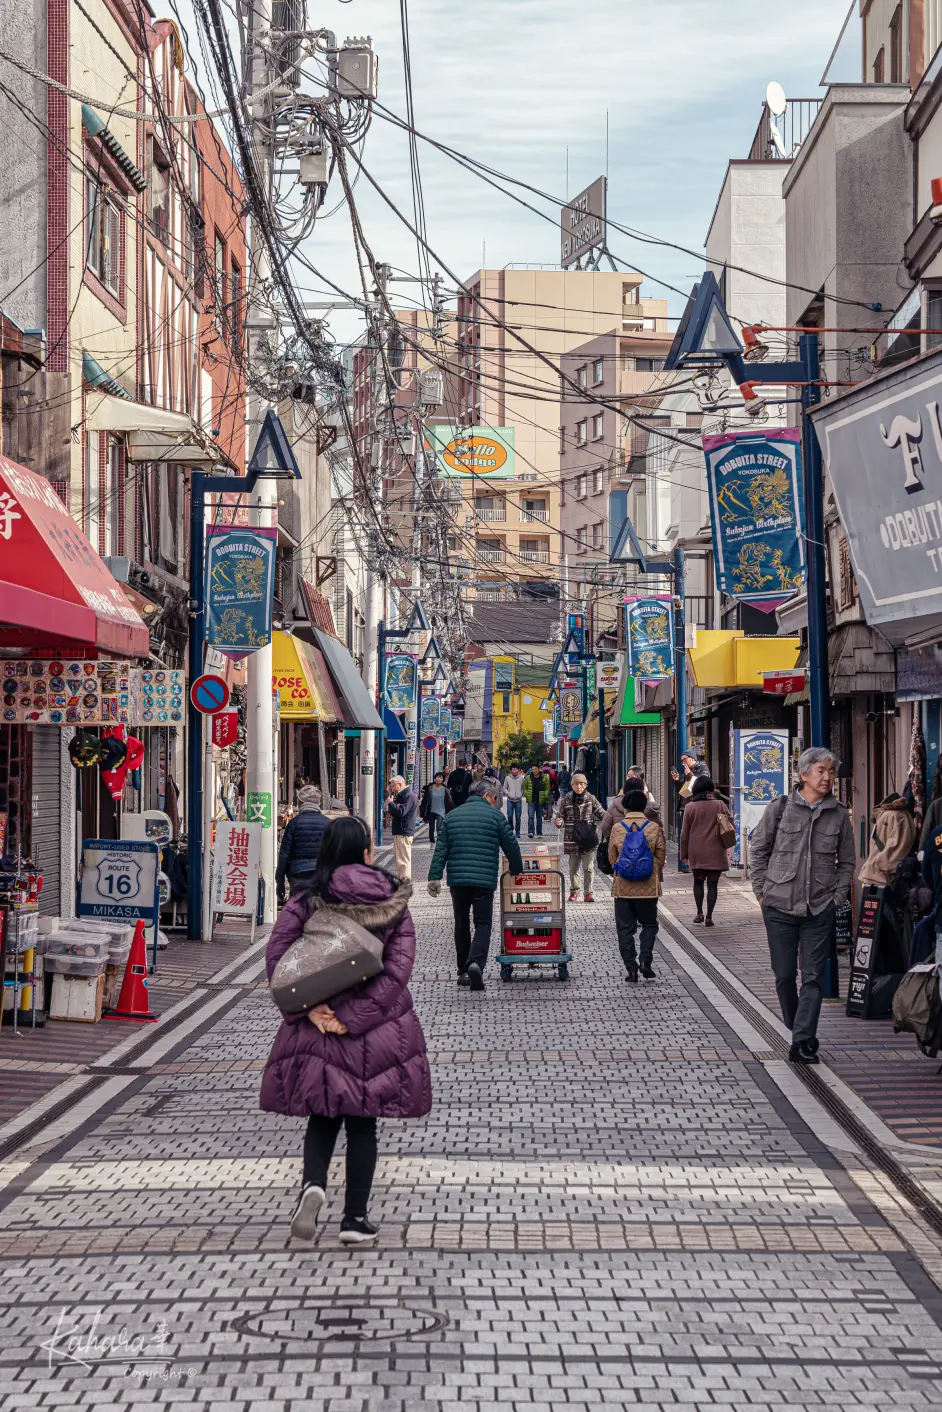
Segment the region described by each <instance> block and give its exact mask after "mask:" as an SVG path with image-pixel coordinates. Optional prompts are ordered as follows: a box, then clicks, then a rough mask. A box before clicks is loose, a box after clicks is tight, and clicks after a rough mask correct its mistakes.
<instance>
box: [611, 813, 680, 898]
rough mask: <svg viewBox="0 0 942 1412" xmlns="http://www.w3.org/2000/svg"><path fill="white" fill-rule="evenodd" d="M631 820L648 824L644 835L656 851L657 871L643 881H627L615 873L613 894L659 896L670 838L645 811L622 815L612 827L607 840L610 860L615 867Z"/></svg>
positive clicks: (638, 823) (619, 895) (650, 846)
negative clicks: (665, 835) (647, 817)
mask: <svg viewBox="0 0 942 1412" xmlns="http://www.w3.org/2000/svg"><path fill="white" fill-rule="evenodd" d="M632 824H637V825H638V827H639V828H641V827H642V825H644V824H647V829H646V830H645V835H644V836H645V838H646V839H647V841H648V847H649V848H650V850H651V852H652V853H653V855H654V871H653V872H652V874H651V876H650V877H649V878H645V879H644V881H643V882H628V881H627V880H626V879H625V878H620V877H619V876H618V874H617V873H616V874H615V876H614V877H613V878H612V896H613V897H660V895H661V875H662V874H663V872H664V863H665V861H666V859H667V839H666V838H665V837H664V830H663V829H662V828H661V826H660V824H656V823H654V821H653V820H652V819H646V818H645V816H644V815H643V814H626V815H625V817H624V819H620V820H619V822H618V823H617V824H616V825H615V827H614V828H613V829H612V833H611V837H610V838H609V840H608V861H609V862H610V863H611V864H612V866H613V867H614V865H615V864H616V863H617V862H618V855H619V853H621V846H622V844H623V843H624V841H625V834H626V833H627V831H628V829H629V828H630V827H631V825H632Z"/></svg>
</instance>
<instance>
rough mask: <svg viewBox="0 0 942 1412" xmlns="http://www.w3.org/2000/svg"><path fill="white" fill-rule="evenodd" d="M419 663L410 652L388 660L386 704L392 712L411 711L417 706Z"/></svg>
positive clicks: (395, 655) (393, 656) (401, 653)
mask: <svg viewBox="0 0 942 1412" xmlns="http://www.w3.org/2000/svg"><path fill="white" fill-rule="evenodd" d="M417 663H418V658H416V657H413V656H411V655H410V653H408V652H394V653H393V654H392V656H390V657H387V658H386V704H387V705H388V706H389V709H390V710H391V711H411V710H412V707H413V706H414V705H415V679H416V670H417Z"/></svg>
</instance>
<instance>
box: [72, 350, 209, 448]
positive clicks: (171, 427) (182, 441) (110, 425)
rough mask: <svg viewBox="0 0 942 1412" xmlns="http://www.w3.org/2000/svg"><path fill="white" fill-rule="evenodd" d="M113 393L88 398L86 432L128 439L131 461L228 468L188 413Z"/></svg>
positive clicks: (106, 391)
mask: <svg viewBox="0 0 942 1412" xmlns="http://www.w3.org/2000/svg"><path fill="white" fill-rule="evenodd" d="M86 356H87V355H86ZM96 366H97V364H96ZM86 382H88V378H87V377H86ZM102 386H103V387H104V385H102ZM109 393H110V389H108V390H103V391H102V394H101V396H98V395H97V394H96V395H94V396H92V395H90V396H89V397H88V401H87V407H86V416H85V429H86V431H110V432H113V433H114V434H115V435H116V436H126V437H127V443H128V460H130V461H180V462H183V463H184V464H185V465H187V466H196V467H198V468H203V469H208V470H212V469H216V470H221V469H222V468H223V467H224V465H225V464H226V458H225V456H224V455H223V453H222V450H221V448H220V447H218V446H217V445H216V443H215V442H214V441H213V439H212V437H210V436H209V435H208V434H207V433H206V432H204V431H203V429H202V427H200V426H198V425H197V423H196V422H195V421H194V420H193V418H192V417H191V416H189V415H188V414H187V413H186V412H168V411H167V410H166V409H165V408H164V407H150V406H148V405H147V403H146V402H133V401H132V400H131V399H130V398H128V396H127V395H126V394H125V395H124V396H112V395H109Z"/></svg>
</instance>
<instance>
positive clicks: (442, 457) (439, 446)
mask: <svg viewBox="0 0 942 1412" xmlns="http://www.w3.org/2000/svg"><path fill="white" fill-rule="evenodd" d="M425 436H426V445H427V446H428V448H429V450H430V451H431V452H432V454H433V455H434V457H435V460H436V465H437V469H438V473H439V475H441V476H444V477H446V478H450V479H451V480H455V479H473V480H474V482H475V484H476V485H478V484H479V483H480V478H481V477H484V478H486V479H487V480H507V479H511V478H512V477H513V476H514V475H516V469H515V466H514V428H513V427H456V426H427V427H426V428H425Z"/></svg>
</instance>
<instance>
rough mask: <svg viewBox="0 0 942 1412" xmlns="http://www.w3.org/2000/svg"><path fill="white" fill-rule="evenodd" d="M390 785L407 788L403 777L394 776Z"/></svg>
mask: <svg viewBox="0 0 942 1412" xmlns="http://www.w3.org/2000/svg"><path fill="white" fill-rule="evenodd" d="M389 783H390V784H401V785H402V787H403V788H405V783H406V782H405V780H404V779H403V778H402V775H393V776H392V777H391V779H390V781H389Z"/></svg>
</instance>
